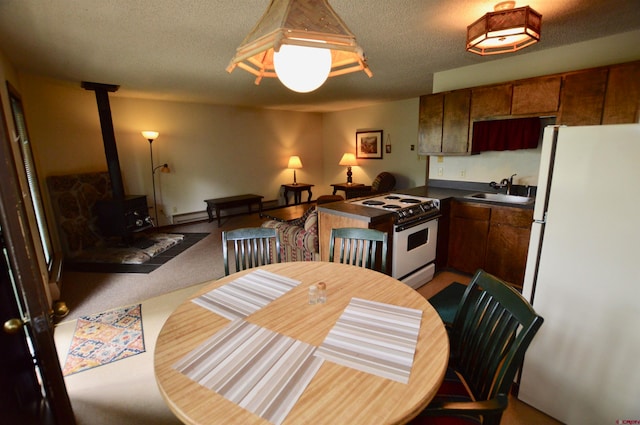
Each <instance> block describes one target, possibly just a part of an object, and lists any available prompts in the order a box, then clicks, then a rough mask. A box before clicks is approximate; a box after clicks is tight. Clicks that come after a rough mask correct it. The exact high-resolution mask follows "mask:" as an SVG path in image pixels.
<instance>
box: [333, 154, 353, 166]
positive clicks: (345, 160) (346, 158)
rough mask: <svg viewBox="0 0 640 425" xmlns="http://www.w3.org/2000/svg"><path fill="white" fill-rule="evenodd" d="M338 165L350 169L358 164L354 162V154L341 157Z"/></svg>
mask: <svg viewBox="0 0 640 425" xmlns="http://www.w3.org/2000/svg"><path fill="white" fill-rule="evenodd" d="M338 165H347V166H349V167H351V166H353V165H358V162H357V161H356V156H355V155H354V154H352V153H345V154H344V155H342V159H341V160H340V162H339V163H338Z"/></svg>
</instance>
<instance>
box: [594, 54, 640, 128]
mask: <svg viewBox="0 0 640 425" xmlns="http://www.w3.org/2000/svg"><path fill="white" fill-rule="evenodd" d="M636 122H640V62H633V63H628V64H623V65H617V66H612V67H611V68H610V69H609V79H608V82H607V94H606V96H605V99H604V112H603V114H602V124H625V123H636Z"/></svg>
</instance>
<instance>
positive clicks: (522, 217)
mask: <svg viewBox="0 0 640 425" xmlns="http://www.w3.org/2000/svg"><path fill="white" fill-rule="evenodd" d="M532 221H533V210H524V209H521V208H508V207H493V208H492V209H491V224H506V225H508V226H513V227H522V228H525V229H529V228H530V227H531V223H532Z"/></svg>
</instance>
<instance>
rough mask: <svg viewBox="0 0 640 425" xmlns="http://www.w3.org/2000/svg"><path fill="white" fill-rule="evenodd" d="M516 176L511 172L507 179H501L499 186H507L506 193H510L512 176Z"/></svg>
mask: <svg viewBox="0 0 640 425" xmlns="http://www.w3.org/2000/svg"><path fill="white" fill-rule="evenodd" d="M514 176H517V174H513V175H512V176H511V177H509V178H508V179H502V180H501V181H500V187H505V186H507V195H511V187H512V186H513V177H514Z"/></svg>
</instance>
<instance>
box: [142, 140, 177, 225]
mask: <svg viewBox="0 0 640 425" xmlns="http://www.w3.org/2000/svg"><path fill="white" fill-rule="evenodd" d="M158 135H159V133H158V132H157V131H143V132H142V136H143V137H144V138H145V139H147V140H148V141H149V154H150V155H151V184H152V186H153V213H154V216H155V219H156V220H155V222H154V223H155V226H156V227H157V226H158V225H159V224H160V223H159V222H158V203H157V201H156V170H157V169H158V168H161V170H160V171H161V172H163V173H168V172H169V171H170V170H169V165H168V164H166V163H165V164H162V165H158V166H157V167H154V166H153V141H154V140H156V139H157V138H158Z"/></svg>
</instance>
